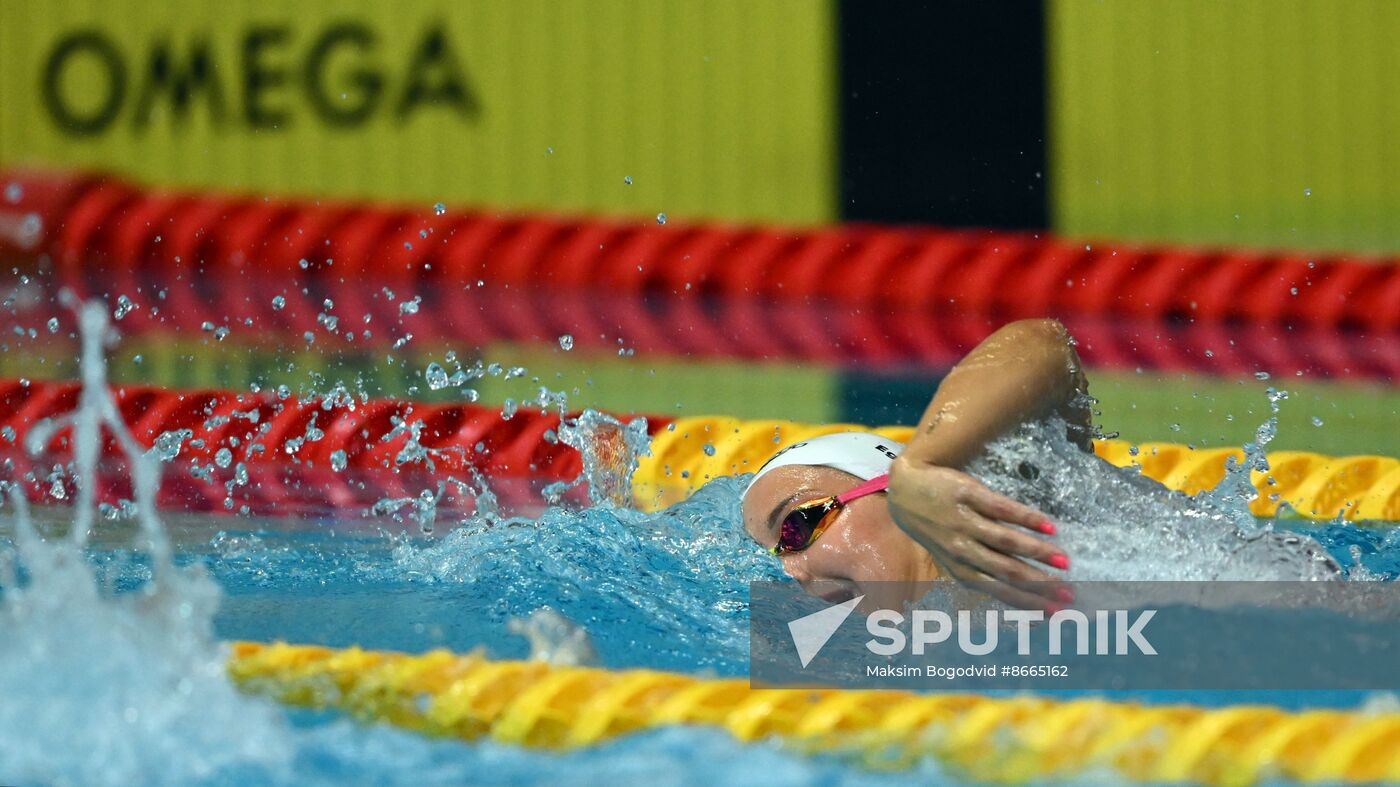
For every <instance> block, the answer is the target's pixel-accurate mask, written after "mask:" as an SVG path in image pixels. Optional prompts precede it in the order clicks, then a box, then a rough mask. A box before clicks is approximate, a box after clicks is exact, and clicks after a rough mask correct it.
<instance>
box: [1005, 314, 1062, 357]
mask: <svg viewBox="0 0 1400 787" xmlns="http://www.w3.org/2000/svg"><path fill="white" fill-rule="evenodd" d="M1002 331H1004V332H1006V333H1008V334H1010V335H1011V336H1012V337H1013V340H1014V342H1015V344H1016V346H1017V347H1019V348H1020V349H1021V352H1022V354H1023V356H1024V357H1026V358H1038V359H1044V360H1046V361H1050V362H1054V363H1056V364H1057V365H1061V364H1062V363H1063V362H1072V363H1074V364H1075V365H1077V362H1078V354H1077V353H1075V351H1074V339H1073V338H1072V337H1071V336H1070V335H1069V331H1068V330H1067V329H1066V328H1065V326H1064V323H1062V322H1060V321H1059V320H1057V319H1055V318H1053V317H1040V318H1036V319H1033V320H1017V321H1016V322H1013V323H1009V324H1007V325H1006V326H1005V327H1004V328H1002Z"/></svg>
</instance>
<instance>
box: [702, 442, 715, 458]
mask: <svg viewBox="0 0 1400 787" xmlns="http://www.w3.org/2000/svg"><path fill="white" fill-rule="evenodd" d="M702 450H703V451H704V452H705V456H714V455H715V447H714V446H713V445H711V444H709V443H705V445H704V446H703V448H702Z"/></svg>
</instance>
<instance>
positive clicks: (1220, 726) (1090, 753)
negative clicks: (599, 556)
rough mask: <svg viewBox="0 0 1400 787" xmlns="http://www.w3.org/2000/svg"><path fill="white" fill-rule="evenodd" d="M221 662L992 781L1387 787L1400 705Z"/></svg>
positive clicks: (245, 669)
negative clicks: (712, 731) (942, 769)
mask: <svg viewBox="0 0 1400 787" xmlns="http://www.w3.org/2000/svg"><path fill="white" fill-rule="evenodd" d="M229 672H230V674H231V675H232V676H233V678H234V680H235V681H236V682H237V683H238V684H239V685H240V686H241V687H243V688H244V689H245V690H248V691H252V692H257V693H261V694H266V695H270V696H273V697H276V698H278V699H280V700H282V701H284V702H288V703H292V704H296V705H302V706H310V707H316V708H339V709H342V710H345V711H348V712H349V713H351V714H352V715H354V716H355V717H357V718H360V719H363V720H375V721H385V722H389V723H391V724H396V725H399V726H402V727H406V728H408V729H412V730H416V731H418V732H421V733H426V734H429V735H438V736H450V737H457V738H463V739H467V740H473V739H478V738H491V739H494V740H497V741H501V742H505V743H513V744H518V745H522V746H530V747H539V748H546V749H563V748H572V747H578V746H586V745H590V744H593V743H596V742H598V741H602V740H605V739H608V738H612V737H616V736H619V735H625V734H627V733H630V732H634V731H639V730H645V729H650V728H655V727H662V726H668V725H680V724H690V725H704V726H711V727H718V728H721V729H724V730H727V731H728V732H729V733H730V734H732V735H733V736H734V737H735V738H737V739H739V740H741V741H755V740H764V739H779V740H781V741H783V742H784V743H786V744H788V745H790V746H791V747H793V748H794V749H795V750H797V751H834V752H838V753H840V754H842V755H844V756H848V757H851V758H853V759H854V760H855V761H856V762H858V763H859V764H863V765H866V766H869V767H876V768H897V767H904V766H907V765H909V764H910V763H912V762H915V761H917V760H919V759H922V758H926V757H934V758H937V759H938V760H939V761H940V762H942V763H944V764H945V765H947V766H950V767H952V768H953V769H955V770H957V771H959V772H961V773H962V774H964V775H966V776H968V777H971V778H976V779H982V780H989V781H1001V782H1019V781H1026V780H1029V779H1032V778H1039V779H1044V778H1056V777H1066V776H1072V775H1075V774H1084V773H1086V772H1089V771H1097V772H1104V771H1109V772H1112V773H1114V774H1116V775H1117V776H1119V777H1121V778H1126V779H1132V780H1139V781H1154V782H1170V781H1194V782H1203V783H1208V784H1221V785H1242V784H1251V783H1254V782H1256V781H1259V780H1263V779H1292V780H1297V781H1304V782H1379V781H1396V780H1400V712H1397V711H1393V710H1387V711H1378V712H1372V713H1366V712H1360V711H1335V710H1312V711H1302V712H1289V711H1283V710H1280V709H1278V708H1272V707H1267V706H1252V705H1236V706H1231V707H1226V708H1200V707H1194V706H1184V705H1172V706H1152V705H1138V704H1132V703H1122V702H1110V701H1105V700H1102V699H1077V700H1069V701H1062V700H1051V699H1045V698H1040V697H1034V696H1021V697H1014V698H993V697H983V696H978V695H972V694H915V693H908V692H897V691H854V690H836V689H822V690H808V689H751V688H749V686H748V683H747V681H744V680H733V679H709V678H698V677H693V676H689V675H679V674H674V673H667V672H656V671H651V670H606V669H598V668H591V667H557V666H550V665H547V664H544V663H540V662H524V661H493V660H490V659H487V658H484V657H482V656H480V655H477V654H467V655H457V654H453V653H449V652H447V651H433V652H430V653H425V654H422V655H417V656H414V655H408V654H403V653H390V652H376V651H365V650H360V649H358V648H349V649H345V650H336V649H331V648H323V647H314V646H301V645H286V644H281V643H277V644H270V645H264V644H260V643H253V642H239V643H235V645H234V646H233V655H232V658H231V660H230V663H229Z"/></svg>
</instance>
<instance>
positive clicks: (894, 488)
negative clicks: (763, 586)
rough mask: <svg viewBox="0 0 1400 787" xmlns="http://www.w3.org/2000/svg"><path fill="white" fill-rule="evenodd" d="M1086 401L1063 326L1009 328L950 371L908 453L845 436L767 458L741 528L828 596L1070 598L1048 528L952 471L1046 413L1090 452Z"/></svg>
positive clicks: (1063, 561)
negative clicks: (902, 587)
mask: <svg viewBox="0 0 1400 787" xmlns="http://www.w3.org/2000/svg"><path fill="white" fill-rule="evenodd" d="M1089 402H1090V399H1089V398H1088V391H1087V382H1086V380H1085V378H1084V372H1083V369H1082V367H1081V365H1080V362H1079V356H1078V354H1077V353H1076V352H1075V350H1074V342H1073V341H1072V340H1071V338H1070V336H1069V333H1068V332H1067V331H1066V330H1065V328H1064V326H1062V325H1061V324H1060V323H1059V322H1058V321H1056V320H1022V321H1019V322H1014V323H1011V324H1009V325H1006V326H1004V327H1003V328H1001V329H1000V330H998V331H996V332H995V333H993V334H992V335H991V336H989V337H987V339H986V340H984V341H983V342H982V343H981V344H979V345H977V347H976V348H974V349H973V350H972V352H970V353H968V355H967V356H966V357H965V358H963V359H962V361H960V362H959V363H958V364H957V366H955V367H953V370H952V371H951V372H949V373H948V376H947V377H945V378H944V379H943V382H942V383H941V384H940V385H939V386H938V390H937V392H936V393H935V394H934V397H933V400H932V401H931V402H929V405H928V408H927V410H926V411H925V412H924V415H923V418H922V419H921V420H920V421H919V425H918V428H917V429H916V430H915V432H914V437H913V438H912V439H911V440H910V442H909V444H908V445H907V446H906V445H901V444H899V443H897V442H895V441H892V440H887V439H885V438H882V437H880V436H878V435H874V434H871V433H865V432H846V433H842V434H835V435H826V436H823V437H818V438H814V439H812V440H808V441H805V442H801V443H797V444H794V445H792V446H789V447H787V448H785V449H784V450H783V451H781V452H779V453H778V454H777V455H776V456H774V457H773V458H772V459H770V460H769V461H768V462H767V463H766V464H764V465H763V467H761V468H760V469H759V470H758V472H757V473H756V474H755V475H754V478H753V479H752V481H751V482H750V484H749V486H748V488H747V489H746V491H745V492H744V499H743V516H744V528H745V529H746V530H747V531H748V533H749V535H750V536H752V537H753V538H754V539H755V540H757V541H758V543H759V544H761V545H763V546H764V547H767V548H771V549H772V550H773V551H774V553H775V554H777V555H778V556H779V557H780V558H781V560H782V561H783V568H784V570H786V571H787V573H788V574H789V575H791V576H792V577H793V578H794V579H796V580H797V581H798V582H799V583H801V584H802V586H803V588H804V589H807V590H808V591H809V592H812V593H815V594H816V595H820V596H822V597H823V598H827V599H828V600H831V601H841V600H844V599H848V598H853V597H855V596H857V595H867V596H872V595H873V596H876V597H880V596H884V597H888V595H889V593H890V587H891V585H892V584H894V585H899V584H908V585H915V586H917V585H918V584H921V583H926V582H931V581H935V580H940V579H945V578H951V579H955V580H957V581H959V582H962V583H964V584H968V585H973V586H975V587H976V588H977V589H979V590H983V591H985V592H987V593H990V594H991V595H992V596H994V597H996V598H998V599H1000V600H1001V601H1003V602H1005V603H1007V604H1010V605H1013V606H1017V607H1022V608H1027V609H1033V608H1041V609H1044V608H1051V607H1055V606H1056V605H1058V604H1061V603H1064V602H1068V601H1070V600H1072V594H1070V591H1069V590H1068V589H1067V588H1065V587H1064V586H1063V585H1061V584H1060V583H1058V582H1057V581H1056V579H1057V578H1056V577H1055V576H1054V575H1052V574H1050V573H1049V572H1048V571H1046V570H1045V567H1049V568H1053V569H1060V570H1067V569H1068V568H1069V566H1070V556H1069V555H1066V554H1065V553H1064V552H1062V551H1061V550H1060V549H1058V548H1057V547H1056V546H1055V544H1054V543H1053V542H1052V541H1051V539H1052V538H1053V537H1054V536H1055V534H1056V528H1055V525H1054V523H1052V522H1051V521H1050V520H1049V519H1048V518H1047V517H1046V516H1045V515H1044V514H1042V513H1041V512H1040V511H1038V510H1036V509H1035V508H1033V507H1031V506H1028V505H1024V504H1022V503H1020V502H1017V501H1015V500H1012V499H1010V498H1008V497H1005V496H1004V495H1001V494H998V493H996V492H993V491H992V490H991V489H989V488H988V487H987V486H986V485H984V484H983V483H982V482H981V481H978V480H977V479H976V478H974V477H972V476H971V475H969V474H968V473H966V472H964V470H963V468H964V467H965V466H966V465H967V463H968V462H969V461H970V460H972V459H973V458H974V457H976V456H977V455H978V454H979V453H980V452H981V451H982V449H983V448H984V447H985V446H986V445H987V443H988V442H989V441H991V440H993V439H994V438H996V437H998V436H1000V435H1002V434H1004V433H1005V432H1007V431H1008V430H1010V429H1011V428H1013V427H1015V426H1017V425H1018V424H1021V423H1024V422H1027V421H1032V420H1035V419H1039V418H1042V417H1045V416H1051V415H1058V416H1060V417H1061V418H1063V419H1064V421H1065V422H1066V423H1067V424H1068V429H1069V438H1070V440H1071V442H1073V443H1074V444H1075V445H1077V446H1079V447H1080V448H1081V449H1083V450H1084V451H1092V450H1093V449H1092V443H1091V435H1092V427H1091V423H1090V414H1089V409H1088V403H1089ZM872 583H878V584H872Z"/></svg>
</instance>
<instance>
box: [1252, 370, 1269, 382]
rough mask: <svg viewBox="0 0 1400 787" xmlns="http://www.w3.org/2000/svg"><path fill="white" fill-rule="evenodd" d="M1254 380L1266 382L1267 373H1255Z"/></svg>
mask: <svg viewBox="0 0 1400 787" xmlns="http://www.w3.org/2000/svg"><path fill="white" fill-rule="evenodd" d="M1254 379H1256V380H1267V379H1269V373H1268V372H1255V373H1254Z"/></svg>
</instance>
